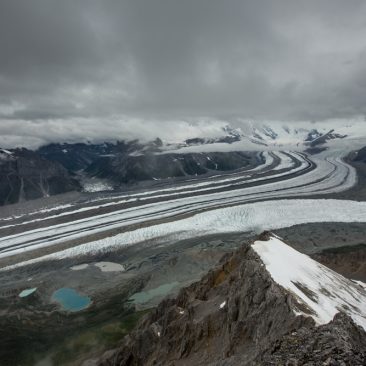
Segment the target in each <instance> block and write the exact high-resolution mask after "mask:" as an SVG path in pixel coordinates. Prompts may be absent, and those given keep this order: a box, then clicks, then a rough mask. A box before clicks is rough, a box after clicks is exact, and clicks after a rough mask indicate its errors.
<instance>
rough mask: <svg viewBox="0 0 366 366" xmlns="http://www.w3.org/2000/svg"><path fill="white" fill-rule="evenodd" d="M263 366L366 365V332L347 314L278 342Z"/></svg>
mask: <svg viewBox="0 0 366 366" xmlns="http://www.w3.org/2000/svg"><path fill="white" fill-rule="evenodd" d="M260 364H261V365H266V366H270V365H273V366H277V365H309V366H310V365H314V366H315V365H329V366H330V365H334V366H338V365H339V366H341V365H349V366H351V365H352V366H353V365H355V366H356V365H357V366H360V365H365V364H366V338H365V332H364V331H363V329H362V328H360V327H358V326H357V325H356V324H355V323H354V322H353V320H352V319H351V318H350V317H349V316H348V315H346V314H344V313H338V314H336V316H335V317H334V319H333V320H332V321H331V322H330V323H328V324H325V325H322V326H319V327H311V328H307V327H301V328H300V329H298V330H297V331H295V332H292V333H291V334H288V335H286V336H284V337H283V338H282V339H280V340H279V341H277V342H276V343H275V345H274V347H273V349H272V350H271V351H270V352H268V353H266V355H265V356H264V357H263V358H262V360H261V362H260Z"/></svg>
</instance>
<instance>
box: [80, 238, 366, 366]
mask: <svg viewBox="0 0 366 366" xmlns="http://www.w3.org/2000/svg"><path fill="white" fill-rule="evenodd" d="M272 247H273V248H272ZM277 247H278V248H280V251H279V254H278V255H277V256H275V257H274V258H272V253H276V249H277ZM295 252H296V251H295ZM258 253H259V254H258ZM281 253H282V254H284V257H283V261H280V260H279V258H280V256H281ZM298 255H300V253H298V254H294V252H293V249H291V248H289V247H288V246H287V245H286V244H284V243H282V242H281V241H280V240H279V239H277V238H275V237H271V236H269V235H267V234H262V237H261V240H259V241H256V242H255V243H254V245H252V246H243V247H242V248H240V249H239V250H237V251H236V252H235V253H233V254H231V255H227V256H225V257H224V258H223V260H222V261H221V264H220V265H219V266H218V267H217V268H216V269H215V270H212V271H210V272H209V273H208V274H207V275H206V276H205V277H203V279H202V280H201V281H199V282H197V283H194V284H192V285H191V286H189V287H187V288H184V289H182V290H181V291H180V293H179V295H178V296H177V298H176V299H168V300H165V301H163V302H162V303H161V304H160V305H159V306H158V307H157V309H155V310H153V311H152V312H151V313H150V314H149V315H148V316H147V317H146V318H145V319H143V321H142V322H141V323H140V325H139V326H138V328H137V329H136V330H135V331H134V332H133V333H132V334H130V335H129V336H127V337H125V339H124V340H123V343H122V345H121V347H120V348H119V349H117V350H112V351H109V352H107V353H106V354H105V355H104V356H103V357H102V358H101V359H100V360H94V361H88V362H87V363H85V364H84V365H85V366H86V365H102V366H107V365H146V366H148V365H176V366H179V365H212V366H213V365H215V366H221V365H279V364H281V362H282V361H283V362H284V364H287V362H288V361H289V360H291V362H292V364H304V363H305V362H302V361H304V360H305V359H306V358H307V359H309V360H310V361H311V362H313V363H310V364H313V365H320V364H323V362H328V363H325V364H328V365H331V364H334V365H336V364H338V363H334V362H337V360H339V359H341V360H343V361H347V360H348V361H350V360H352V363H346V364H347V365H348V364H349V365H351V364H352V365H363V364H364V362H365V361H366V351H365V350H366V337H365V336H366V333H365V331H364V329H363V328H361V327H359V326H357V325H356V324H355V323H354V321H353V320H352V318H351V317H349V316H348V315H347V314H346V312H348V313H350V315H351V316H352V317H354V318H355V319H356V320H357V321H358V322H360V323H363V322H364V321H365V317H366V311H365V309H364V305H363V306H362V304H365V302H366V293H365V291H364V290H363V288H362V287H361V286H358V285H355V284H353V283H352V282H351V281H348V280H346V279H344V278H343V277H342V276H339V275H336V274H335V273H334V272H332V271H331V270H328V269H326V267H324V266H321V265H318V264H316V262H314V261H312V260H311V259H310V258H308V259H307V260H306V261H305V263H304V266H303V265H302V264H301V263H299V262H298V261H297V260H295V261H294V263H292V266H291V267H290V268H289V271H284V270H282V271H279V270H278V264H279V263H281V266H282V268H283V267H284V268H286V265H287V264H288V261H287V260H288V259H289V256H290V257H291V258H292V257H293V256H295V258H297V257H298ZM304 257H305V256H304ZM262 258H263V260H262ZM314 268H315V270H314ZM294 270H295V271H294ZM319 270H321V271H322V275H323V276H324V277H325V278H326V279H327V280H328V279H332V281H335V282H334V283H333V284H332V286H329V282H327V281H325V282H324V284H323V286H322V287H321V288H320V289H319V292H320V293H321V294H322V296H320V295H319V294H317V295H318V302H316V301H315V300H316V299H315V297H314V294H313V293H312V290H311V289H315V288H314V286H313V284H314V282H316V283H318V282H319V283H320V281H321V278H316V279H315V280H314V279H313V278H311V275H314V274H316V273H318V272H317V271H319ZM314 271H315V272H314ZM300 272H301V273H306V274H308V276H307V277H305V278H304V279H303V281H302V282H301V283H299V284H298V285H297V287H296V288H295V289H293V288H289V289H288V288H287V287H288V283H292V282H291V281H292V280H294V279H297V277H296V275H297V274H298V273H300ZM278 273H280V274H281V276H280V278H279V277H278ZM328 276H329V277H328ZM309 278H310V280H309ZM277 280H278V281H279V282H281V284H282V285H281V284H279V283H278V282H277ZM346 284H347V285H348V286H349V289H350V292H349V294H352V296H351V297H352V299H350V298H349V296H348V297H347V298H346V299H343V300H342V299H341V298H340V296H338V298H337V299H336V300H334V299H333V298H332V296H334V294H336V293H335V290H334V287H336V286H337V285H341V286H343V287H344V286H345V285H346ZM316 289H318V288H316ZM300 292H301V294H300ZM314 292H315V291H314ZM353 296H357V297H355V298H354V297H353ZM333 300H334V301H333ZM329 302H333V305H334V303H336V305H335V306H333V307H331V306H330V305H329ZM316 304H317V305H316ZM345 304H347V306H348V307H352V308H351V309H350V308H346V307H343V306H342V305H345ZM355 304H356V305H358V309H356V306H355ZM338 305H339V306H341V309H340V310H342V311H344V312H343V313H342V314H338V315H336V317H335V318H334V320H332V321H331V322H330V323H327V324H325V325H321V326H318V325H319V323H325V322H327V321H328V319H330V320H331V318H328V317H326V316H325V315H324V314H323V313H322V312H321V311H320V308H324V309H327V310H329V309H331V310H329V312H327V316H328V315H329V316H331V314H333V313H337V312H338V309H337V306H338ZM323 316H324V317H323ZM300 341H302V343H301V344H300V343H299V342H300ZM329 341H330V343H329ZM275 360H277V361H278V362H277V361H275ZM300 362H302V363H300ZM332 362H333V363H332Z"/></svg>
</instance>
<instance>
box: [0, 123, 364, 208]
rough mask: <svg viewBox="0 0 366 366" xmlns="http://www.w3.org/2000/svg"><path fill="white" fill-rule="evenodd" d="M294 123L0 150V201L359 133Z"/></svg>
mask: <svg viewBox="0 0 366 366" xmlns="http://www.w3.org/2000/svg"><path fill="white" fill-rule="evenodd" d="M294 126H297V127H296V128H294V127H288V126H286V125H283V124H280V123H278V124H273V125H271V126H268V125H265V124H262V125H250V124H249V125H248V124H247V125H243V127H241V128H232V127H231V126H230V125H227V126H225V127H224V128H223V129H222V130H221V131H219V133H218V134H217V136H215V137H210V138H206V137H202V136H199V137H192V138H189V139H187V140H185V141H182V142H175V143H171V142H166V141H162V140H161V139H160V138H156V139H155V140H153V141H150V142H141V141H138V140H131V141H117V142H114V143H111V142H105V143H100V144H95V143H72V144H71V143H53V144H49V145H46V146H42V147H40V148H39V149H38V150H37V151H30V150H28V149H25V148H22V149H0V172H1V178H0V205H4V204H9V203H16V202H21V201H22V200H29V199H34V198H40V197H45V196H49V195H54V194H58V193H64V192H69V191H75V190H85V191H99V190H112V189H114V188H116V187H120V186H121V185H124V184H131V183H136V182H140V181H148V180H161V179H169V178H177V177H185V176H197V175H204V174H209V173H211V172H217V171H229V170H235V169H239V168H243V167H247V166H252V165H253V166H255V165H257V164H258V163H260V162H261V161H262V159H263V158H262V157H261V155H260V154H258V152H260V151H263V150H271V149H275V150H292V149H298V150H306V149H313V148H317V149H319V148H320V149H326V148H327V147H328V146H329V144H331V143H334V142H336V141H340V140H347V138H354V137H360V136H361V137H362V133H360V131H359V129H357V128H355V127H354V126H338V127H337V129H335V128H332V129H328V128H327V126H323V127H321V128H320V127H319V128H314V125H313V124H308V125H306V126H303V125H301V126H300V125H299V126H298V125H297V124H294ZM362 129H365V128H364V127H363V126H361V130H362ZM362 131H363V130H362ZM365 135H366V132H365ZM365 144H366V143H365ZM202 153H204V154H202ZM360 156H363V153H362V154H361V155H360ZM360 156H359V158H360Z"/></svg>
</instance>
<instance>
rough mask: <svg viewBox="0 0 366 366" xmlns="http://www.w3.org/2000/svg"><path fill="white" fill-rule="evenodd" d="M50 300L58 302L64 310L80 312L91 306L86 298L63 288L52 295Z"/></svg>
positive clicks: (70, 289)
mask: <svg viewBox="0 0 366 366" xmlns="http://www.w3.org/2000/svg"><path fill="white" fill-rule="evenodd" d="M52 300H53V301H56V302H58V303H59V304H60V305H61V306H62V308H63V309H64V310H68V311H80V310H83V309H86V308H87V307H88V306H89V305H90V304H91V299H90V297H88V296H83V295H80V294H79V293H78V292H77V291H76V290H74V289H72V288H67V287H63V288H60V289H58V290H56V291H55V292H54V293H53V294H52Z"/></svg>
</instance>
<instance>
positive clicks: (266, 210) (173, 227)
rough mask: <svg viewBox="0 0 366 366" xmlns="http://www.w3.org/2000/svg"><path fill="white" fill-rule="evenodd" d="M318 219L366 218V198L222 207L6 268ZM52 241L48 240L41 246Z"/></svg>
mask: <svg viewBox="0 0 366 366" xmlns="http://www.w3.org/2000/svg"><path fill="white" fill-rule="evenodd" d="M314 222H366V202H357V201H346V200H326V199H319V200H316V199H307V200H301V199H291V200H275V201H264V202H256V203H248V204H243V205H238V206H233V207H226V208H220V209H215V210H210V211H205V212H202V213H198V214H195V215H193V216H191V217H188V218H185V219H181V220H176V221H172V222H166V223H162V224H158V225H151V226H148V227H144V228H141V229H137V230H132V231H127V232H124V233H121V234H118V235H115V236H111V237H106V238H104V239H100V240H96V241H91V242H88V243H86V244H81V245H78V246H74V247H72V248H69V249H66V250H61V251H58V252H55V253H52V254H49V255H45V256H42V257H39V258H36V259H32V260H29V261H24V262H21V263H18V264H15V265H12V266H8V267H4V268H3V270H6V269H12V268H16V267H19V266H24V265H27V264H32V263H36V262H40V261H45V260H54V259H63V258H68V257H77V256H82V255H85V254H96V253H99V252H104V251H111V250H117V249H119V248H121V247H123V246H126V245H134V244H138V243H142V242H146V241H151V240H155V241H156V242H157V243H158V244H168V243H169V242H174V241H178V240H183V239H190V238H194V237H200V236H204V235H211V234H221V233H238V232H249V231H254V232H261V231H263V230H271V229H280V228H285V227H290V226H293V225H297V224H304V223H314ZM47 245H49V244H48V241H44V242H41V243H39V244H38V245H37V246H38V247H45V246H47ZM32 248H34V246H33V245H32V246H31V247H30V248H29V247H25V248H13V249H12V253H16V252H18V253H24V251H26V250H29V249H32Z"/></svg>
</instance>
